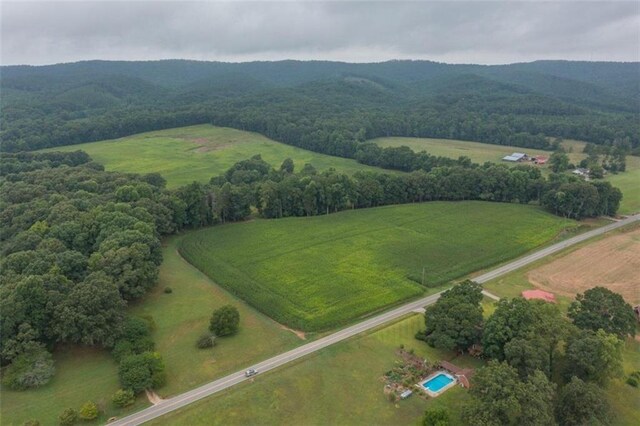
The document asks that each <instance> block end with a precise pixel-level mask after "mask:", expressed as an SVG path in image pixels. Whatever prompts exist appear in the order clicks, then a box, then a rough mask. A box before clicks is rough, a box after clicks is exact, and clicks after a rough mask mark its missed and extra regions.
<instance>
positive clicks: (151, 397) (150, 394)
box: [144, 389, 164, 405]
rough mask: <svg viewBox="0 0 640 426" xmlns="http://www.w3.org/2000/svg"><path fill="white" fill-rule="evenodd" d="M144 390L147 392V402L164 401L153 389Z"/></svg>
mask: <svg viewBox="0 0 640 426" xmlns="http://www.w3.org/2000/svg"><path fill="white" fill-rule="evenodd" d="M144 392H145V393H146V394H147V399H148V400H149V402H150V403H151V404H153V405H157V404H160V403H161V402H162V401H164V399H162V398H161V397H160V395H158V394H157V393H155V392H154V391H153V390H150V389H145V391H144Z"/></svg>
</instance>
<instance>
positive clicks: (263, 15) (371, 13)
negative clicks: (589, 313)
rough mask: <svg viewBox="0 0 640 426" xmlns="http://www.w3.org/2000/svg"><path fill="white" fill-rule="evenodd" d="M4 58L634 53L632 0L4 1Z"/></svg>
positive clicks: (459, 58)
mask: <svg viewBox="0 0 640 426" xmlns="http://www.w3.org/2000/svg"><path fill="white" fill-rule="evenodd" d="M0 15H1V35H2V39H1V42H0V43H1V45H0V47H1V55H0V58H1V61H2V64H3V65H8V64H51V63H58V62H72V61H79V60H88V59H118V60H143V59H167V58H185V59H199V60H220V61H249V60H277V59H287V58H291V59H330V60H340V61H348V62H370V61H383V60H388V59H430V60H435V61H442V62H452V63H482V64H495V63H511V62H522V61H531V60H536V59H580V60H606V61H638V60H640V1H638V0H636V1H629V2H626V1H606V2H594V1H588V2H585V1H553V2H540V1H538V2H523V1H502V2H487V1H466V2H462V1H447V2H444V1H442V2H426V1H422V2H421V1H417V2H406V3H405V2H372V1H358V2H344V1H334V2H309V1H298V2H269V1H261V2H243V1H229V2H175V1H174V2H169V1H161V2H157V1H156V2H143V1H126V2H125V1H106V2H88V1H84V2H52V1H47V2H33V1H14V2H10V1H4V0H3V1H2V4H1V11H0Z"/></svg>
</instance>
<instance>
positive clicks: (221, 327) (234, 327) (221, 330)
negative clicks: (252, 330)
mask: <svg viewBox="0 0 640 426" xmlns="http://www.w3.org/2000/svg"><path fill="white" fill-rule="evenodd" d="M239 325H240V313H239V312H238V309H237V308H236V307H235V306H232V305H225V306H223V307H221V308H219V309H216V310H215V311H213V315H212V316H211V323H210V325H209V330H211V331H212V332H213V333H214V334H215V335H216V336H230V335H232V334H235V333H236V332H237V331H238V327H239Z"/></svg>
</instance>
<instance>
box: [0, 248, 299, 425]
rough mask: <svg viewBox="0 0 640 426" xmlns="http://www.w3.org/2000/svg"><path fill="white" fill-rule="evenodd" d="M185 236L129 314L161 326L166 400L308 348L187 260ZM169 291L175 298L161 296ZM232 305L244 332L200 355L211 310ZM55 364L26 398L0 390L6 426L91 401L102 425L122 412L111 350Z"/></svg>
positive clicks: (51, 419)
mask: <svg viewBox="0 0 640 426" xmlns="http://www.w3.org/2000/svg"><path fill="white" fill-rule="evenodd" d="M180 238H182V237H181V236H177V237H173V238H170V239H168V240H166V241H165V245H164V248H163V256H164V262H163V263H162V266H161V267H160V278H159V283H158V285H157V286H156V287H155V289H154V290H152V292H151V293H150V294H149V295H148V296H146V297H145V298H144V300H143V301H142V302H140V303H138V304H136V305H134V306H132V307H131V308H130V313H131V314H133V315H151V316H152V317H153V318H154V320H155V323H156V326H157V328H156V330H155V331H154V334H153V337H154V340H155V342H156V349H157V350H158V351H159V352H160V353H161V354H162V356H163V358H164V361H165V364H166V371H167V384H166V385H165V386H164V387H162V388H161V389H159V390H158V393H159V394H160V395H161V396H163V397H167V396H172V395H175V394H177V393H180V392H185V391H187V390H190V389H192V388H194V387H196V386H198V385H201V384H203V383H205V382H208V381H211V380H213V379H215V378H218V377H221V376H224V375H225V374H228V373H231V372H233V371H237V370H239V369H241V368H245V367H247V366H249V365H251V364H253V363H255V362H257V361H259V360H262V359H265V358H268V357H269V356H272V355H275V354H277V353H280V352H284V351H286V350H288V349H291V348H293V347H295V346H297V345H299V344H301V343H303V341H302V340H300V339H299V338H298V337H296V336H295V335H294V334H293V333H291V332H290V331H287V330H284V329H283V328H281V327H280V325H279V324H277V323H275V322H274V321H272V320H271V319H269V318H267V317H266V316H264V315H262V314H260V313H259V312H256V311H255V310H254V309H252V308H251V307H249V306H247V305H246V303H244V302H242V301H240V300H238V299H237V298H235V297H233V296H232V295H230V294H229V293H227V292H226V291H225V290H223V289H221V288H220V287H218V286H217V285H215V284H214V283H213V282H211V280H209V278H207V277H206V276H205V275H204V274H202V273H201V272H200V271H198V270H197V269H195V268H194V267H193V266H191V265H190V264H189V263H187V262H186V261H185V260H184V259H182V258H181V257H180V256H179V255H178V252H177V245H178V243H179V241H180ZM167 286H169V287H171V288H172V289H173V293H171V294H165V293H164V292H163V290H164V288H165V287H167ZM227 303H232V304H233V305H235V306H237V307H238V309H239V311H240V316H241V324H240V331H239V333H238V334H237V335H235V336H233V337H227V338H221V339H220V340H219V341H218V345H217V346H216V347H214V348H213V349H208V350H201V349H197V348H196V347H195V342H196V339H197V337H198V336H199V335H200V334H201V333H202V332H204V331H206V330H207V327H208V323H209V317H210V315H211V312H212V311H213V309H215V308H217V307H220V306H222V305H224V304H227ZM247 348H249V349H250V350H247ZM55 360H56V370H57V371H56V375H55V376H54V378H53V380H52V381H51V382H50V383H49V384H48V385H46V386H45V387H43V388H40V389H36V390H33V391H26V392H14V391H10V390H6V389H2V398H1V400H0V404H1V405H0V406H1V414H2V417H1V420H2V422H1V423H2V424H3V425H21V424H22V423H23V422H24V421H26V420H28V419H31V418H35V419H38V420H39V421H40V422H41V424H43V425H54V424H57V418H58V415H59V414H60V413H61V412H62V410H63V409H65V408H67V407H74V408H76V409H78V408H80V406H81V405H82V404H83V403H85V402H86V401H87V400H93V401H95V402H97V403H100V405H102V406H103V407H104V408H106V409H107V411H106V413H105V414H103V415H102V416H101V417H100V418H99V419H98V421H97V423H102V424H103V423H105V422H106V420H107V419H108V418H109V417H111V416H116V415H118V416H119V415H122V414H123V413H124V412H123V411H119V410H117V409H116V408H115V407H113V406H112V405H111V403H110V398H111V396H112V395H113V393H114V392H115V391H116V390H117V389H118V388H119V382H118V370H117V365H116V363H115V362H114V360H113V358H112V357H111V355H110V354H109V353H108V352H106V351H100V350H88V349H82V348H71V349H60V350H58V351H56V353H55ZM146 405H148V402H147V401H146V399H145V398H144V397H140V398H138V402H137V404H136V406H134V407H132V408H131V409H129V410H128V411H127V412H129V411H137V410H139V409H141V408H142V407H144V406H146Z"/></svg>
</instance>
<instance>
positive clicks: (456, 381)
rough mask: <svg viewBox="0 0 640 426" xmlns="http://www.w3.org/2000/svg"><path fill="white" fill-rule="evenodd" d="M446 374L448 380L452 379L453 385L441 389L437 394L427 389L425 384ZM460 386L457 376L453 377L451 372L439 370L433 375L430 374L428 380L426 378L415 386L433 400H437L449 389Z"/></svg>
mask: <svg viewBox="0 0 640 426" xmlns="http://www.w3.org/2000/svg"><path fill="white" fill-rule="evenodd" d="M441 374H444V375H445V376H447V377H448V378H450V379H451V383H448V384H446V385H444V386H443V387H442V388H440V389H439V390H438V391H437V392H434V391H432V390H430V389H427V388H426V387H425V386H424V384H425V383H427V382H428V381H430V380H431V379H433V378H435V377H437V376H439V375H441ZM457 384H458V379H456V377H455V376H453V375H451V374H450V373H449V372H447V371H445V370H438V371H436V372H435V373H433V374H430V375H429V376H427V378H425V379H424V380H421V381H420V383H418V384H416V385H415V386H416V387H417V388H418V389H420V390H421V391H422V392H424V393H426V394H427V395H429V396H430V397H431V398H435V397H436V396H438V395H440V394H442V393H443V392H445V391H446V390H447V389H449V388H452V387H453V386H455V385H457Z"/></svg>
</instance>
